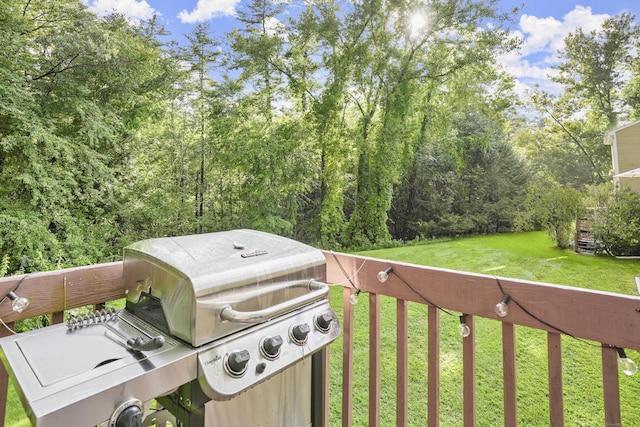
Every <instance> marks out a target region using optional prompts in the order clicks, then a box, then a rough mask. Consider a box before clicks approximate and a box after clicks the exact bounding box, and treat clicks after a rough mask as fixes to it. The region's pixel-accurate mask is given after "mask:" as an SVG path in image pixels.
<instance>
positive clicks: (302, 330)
mask: <svg viewBox="0 0 640 427" xmlns="http://www.w3.org/2000/svg"><path fill="white" fill-rule="evenodd" d="M310 331H311V328H309V325H308V324H307V323H302V324H300V325H295V326H294V327H292V328H291V339H292V340H293V342H294V343H296V344H298V345H302V344H304V343H305V342H307V335H309V332H310Z"/></svg>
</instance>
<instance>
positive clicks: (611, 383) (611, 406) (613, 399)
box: [602, 346, 622, 427]
mask: <svg viewBox="0 0 640 427" xmlns="http://www.w3.org/2000/svg"><path fill="white" fill-rule="evenodd" d="M602 392H603V394H604V421H605V426H607V427H617V426H620V425H621V422H622V420H621V418H620V379H619V378H618V351H617V350H616V349H615V348H613V347H608V346H602Z"/></svg>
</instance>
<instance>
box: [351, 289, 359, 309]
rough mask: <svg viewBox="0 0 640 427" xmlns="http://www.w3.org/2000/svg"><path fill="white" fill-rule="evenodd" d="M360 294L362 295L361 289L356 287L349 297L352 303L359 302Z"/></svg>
mask: <svg viewBox="0 0 640 427" xmlns="http://www.w3.org/2000/svg"><path fill="white" fill-rule="evenodd" d="M358 295H360V289H356V291H355V292H354V293H352V294H351V296H350V297H349V302H350V303H351V305H356V304H357V303H358Z"/></svg>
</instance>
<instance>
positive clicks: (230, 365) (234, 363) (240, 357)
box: [224, 350, 250, 377]
mask: <svg viewBox="0 0 640 427" xmlns="http://www.w3.org/2000/svg"><path fill="white" fill-rule="evenodd" d="M249 358H250V356H249V352H248V351H247V350H239V351H232V352H230V353H227V357H226V360H225V364H224V366H225V368H226V370H227V373H228V374H229V375H231V376H232V377H241V376H243V375H244V373H245V372H246V371H247V365H248V364H249Z"/></svg>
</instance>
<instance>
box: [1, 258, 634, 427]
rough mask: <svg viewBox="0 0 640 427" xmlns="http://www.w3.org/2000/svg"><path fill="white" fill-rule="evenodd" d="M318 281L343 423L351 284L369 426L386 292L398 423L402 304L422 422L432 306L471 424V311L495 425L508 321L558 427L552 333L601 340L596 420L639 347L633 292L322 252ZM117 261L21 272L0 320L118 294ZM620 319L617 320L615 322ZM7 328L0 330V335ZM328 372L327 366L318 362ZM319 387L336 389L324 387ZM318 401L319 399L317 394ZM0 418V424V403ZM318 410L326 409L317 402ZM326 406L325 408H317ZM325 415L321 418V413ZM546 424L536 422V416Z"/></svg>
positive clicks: (433, 397) (614, 406) (509, 341)
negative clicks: (415, 353)
mask: <svg viewBox="0 0 640 427" xmlns="http://www.w3.org/2000/svg"><path fill="white" fill-rule="evenodd" d="M325 256H326V260H327V281H328V282H329V283H332V284H334V285H335V286H342V287H344V290H343V293H344V308H343V313H342V315H343V325H342V326H343V352H342V353H343V356H342V358H343V361H342V390H341V395H342V411H341V413H342V425H343V426H351V425H352V424H353V402H352V400H351V399H352V397H351V396H352V393H351V391H352V389H353V383H354V381H353V380H354V370H353V357H354V356H353V355H354V352H353V345H354V306H353V305H351V304H350V303H349V296H350V295H351V294H352V293H353V292H355V289H359V290H360V291H361V292H362V294H361V296H360V298H361V299H363V300H365V301H368V304H369V315H368V316H369V362H368V363H369V369H368V372H369V378H368V383H369V402H368V405H369V406H368V407H369V421H368V425H369V426H379V425H380V409H381V401H380V399H381V397H380V389H381V387H380V382H381V377H380V364H381V357H383V356H382V355H381V352H380V323H381V318H380V299H381V296H388V297H391V298H394V299H395V301H396V303H395V305H396V325H397V326H396V334H397V342H398V344H397V348H396V360H397V362H396V363H397V380H396V383H397V387H396V402H395V406H396V414H397V415H396V425H397V426H408V425H409V413H408V402H409V397H408V396H409V394H408V385H409V379H408V378H409V375H410V372H409V367H408V359H409V353H408V352H409V346H408V335H409V334H408V326H409V325H408V323H409V320H408V319H409V317H408V303H409V302H414V303H418V304H425V305H427V306H428V328H427V331H426V333H427V339H428V354H427V356H426V357H427V359H428V372H427V375H426V381H427V382H428V407H427V408H426V411H427V416H428V424H429V426H438V425H440V407H441V402H440V394H441V393H440V383H441V381H440V376H441V372H442V368H441V366H440V361H441V354H440V314H441V310H447V311H451V312H456V313H466V314H467V316H466V323H467V324H468V325H469V327H470V332H471V333H470V336H469V337H467V338H465V339H464V341H463V361H462V364H463V369H464V374H463V383H464V384H463V387H462V389H463V399H464V410H463V411H464V414H463V419H464V425H465V426H475V425H476V424H477V419H476V418H477V411H476V369H477V367H476V331H475V322H476V319H477V318H490V319H494V320H496V321H499V322H502V373H503V384H504V386H503V403H504V406H503V407H504V410H503V412H504V413H503V418H504V425H506V426H515V425H517V419H518V418H517V378H516V364H517V358H516V339H515V327H516V326H517V325H523V326H527V327H530V328H534V329H539V330H542V331H545V332H546V334H547V355H548V361H547V364H548V400H549V420H550V425H553V426H562V425H564V414H565V409H564V403H563V379H562V362H563V361H562V345H561V344H562V343H561V336H562V335H571V336H573V337H576V338H581V339H585V340H591V341H594V342H596V343H602V350H601V356H602V390H603V402H604V418H605V419H603V420H602V424H603V425H607V426H615V425H621V423H622V421H623V420H622V419H621V411H620V394H619V378H618V366H617V359H618V355H617V350H616V347H620V348H626V349H636V350H640V298H638V297H633V296H625V295H618V294H611V293H605V292H598V291H590V290H585V289H578V288H569V287H563V286H554V285H549V284H543V283H534V282H527V281H522V280H514V279H507V278H500V279H499V280H497V279H496V277H494V276H487V275H479V274H470V273H463V272H457V271H450V270H444V269H437V268H429V267H423V266H417V265H411V264H404V263H397V262H388V261H385V260H380V259H374V258H365V257H359V256H352V255H347V254H342V253H333V252H325ZM389 266H391V267H392V268H393V272H392V273H391V274H390V275H389V279H388V281H386V282H385V283H381V282H379V281H378V280H377V278H376V275H377V273H378V272H379V271H381V270H385V269H387V268H388V267H389ZM22 278H23V276H15V277H7V278H2V279H0V293H2V295H6V293H7V292H9V291H11V290H13V289H14V288H15V286H16V284H17V283H18V281H19V280H21V279H22ZM123 285H124V283H123V278H122V263H121V262H116V263H109V264H100V265H93V266H88V267H82V268H74V269H67V270H59V271H52V272H43V273H35V274H30V275H29V276H28V277H26V278H24V280H23V282H22V284H21V285H20V288H19V294H20V295H24V296H26V297H28V298H29V299H30V301H31V305H30V306H29V309H28V310H27V311H26V312H25V313H23V315H19V314H17V313H14V312H13V311H11V307H10V304H8V303H7V302H5V303H4V304H2V305H0V318H1V319H2V320H3V321H4V322H5V323H7V324H8V325H9V326H10V327H11V326H12V322H14V321H16V320H19V319H21V318H22V317H24V316H29V317H31V316H37V315H41V314H50V313H52V314H53V319H54V322H59V321H62V318H63V316H62V313H63V312H64V310H68V309H72V308H75V307H80V306H85V305H95V304H99V303H102V302H104V301H110V300H114V299H118V298H121V297H123V296H124V288H123ZM505 294H508V295H509V296H510V297H511V300H510V301H509V303H508V304H509V314H508V315H507V316H506V317H504V318H502V317H498V315H497V314H496V313H495V312H494V306H495V304H496V302H498V301H500V300H501V299H502V298H503V296H504V295H505ZM621 325H623V326H622V327H621ZM7 333H9V332H8V331H7V329H6V328H1V329H0V335H6V334H7ZM326 369H327V372H326V375H325V378H328V369H329V364H328V363H327V364H326ZM7 380H8V379H7V374H6V372H5V370H4V368H0V400H4V401H5V402H6V396H7ZM325 382H326V390H325V392H326V393H339V392H340V390H333V389H329V381H325ZM327 401H328V400H327ZM2 408H3V409H2V411H1V412H2V413H1V414H0V422H2V424H3V425H4V406H2ZM325 410H326V411H328V408H326V409H325ZM327 413H328V412H327ZM327 418H328V417H325V419H327ZM545 424H546V422H545Z"/></svg>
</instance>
